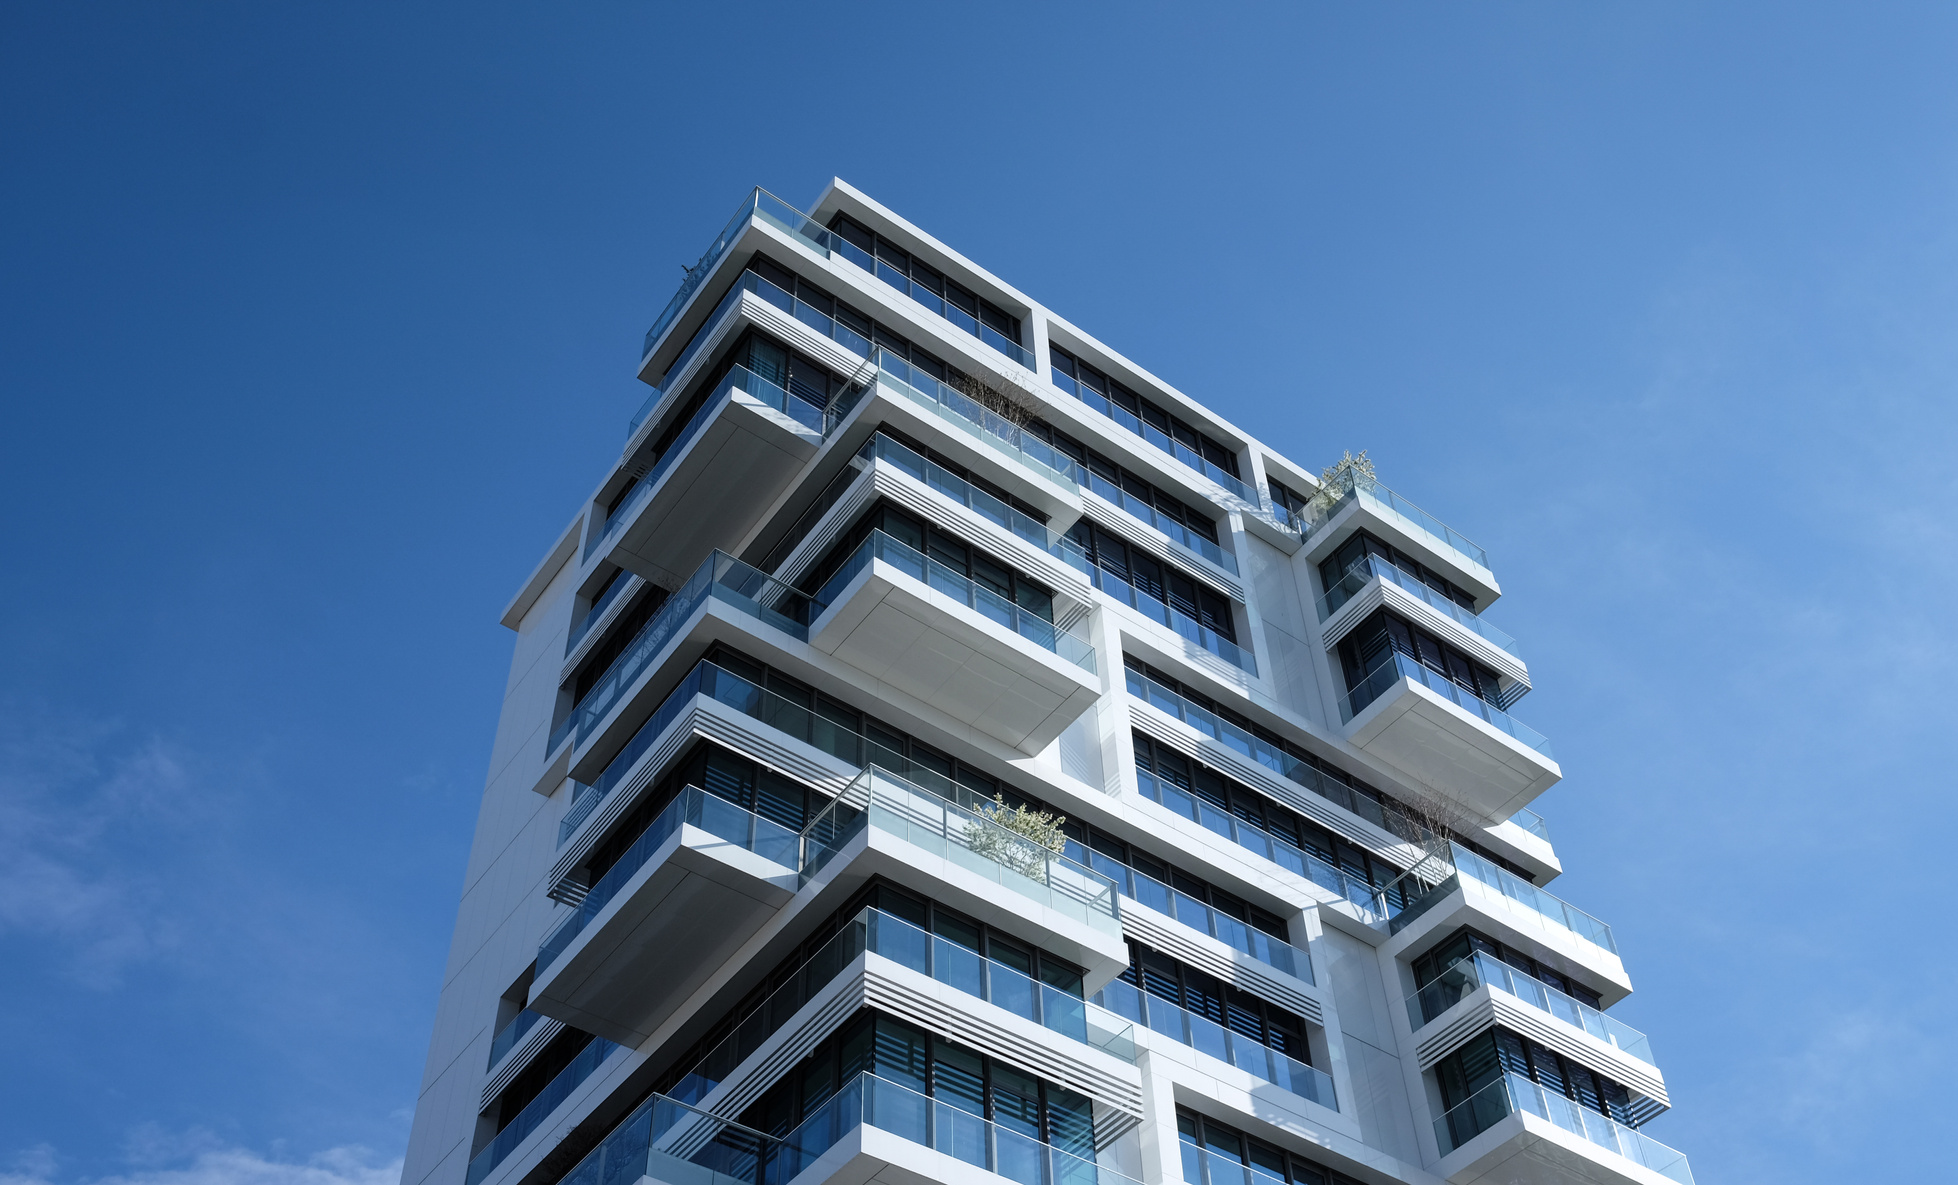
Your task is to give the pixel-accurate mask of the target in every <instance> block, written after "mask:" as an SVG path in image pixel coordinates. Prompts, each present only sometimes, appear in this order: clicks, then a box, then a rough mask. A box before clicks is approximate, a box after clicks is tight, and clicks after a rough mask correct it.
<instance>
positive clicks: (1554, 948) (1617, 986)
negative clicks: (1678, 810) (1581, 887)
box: [1387, 844, 1631, 1007]
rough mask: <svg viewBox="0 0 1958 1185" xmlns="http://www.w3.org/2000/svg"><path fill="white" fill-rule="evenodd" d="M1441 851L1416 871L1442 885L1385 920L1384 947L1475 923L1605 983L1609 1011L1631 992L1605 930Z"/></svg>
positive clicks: (1481, 864) (1515, 879)
mask: <svg viewBox="0 0 1958 1185" xmlns="http://www.w3.org/2000/svg"><path fill="white" fill-rule="evenodd" d="M1442 852H1443V853H1444V854H1445V857H1446V858H1443V855H1436V856H1433V857H1430V858H1429V859H1428V860H1427V861H1425V862H1424V863H1423V865H1422V867H1421V868H1419V869H1417V870H1416V871H1418V872H1419V873H1420V874H1421V876H1422V877H1425V878H1428V879H1430V880H1435V879H1438V880H1439V881H1440V883H1439V884H1436V885H1435V886H1434V888H1432V889H1430V890H1428V892H1427V893H1426V894H1425V895H1423V896H1421V897H1420V898H1418V899H1417V900H1414V901H1413V902H1411V903H1410V904H1409V905H1408V906H1407V907H1406V908H1405V909H1403V910H1401V911H1400V912H1399V913H1398V914H1396V915H1395V916H1394V917H1393V918H1392V920H1391V921H1389V922H1388V924H1387V932H1388V933H1389V935H1391V936H1393V940H1392V942H1391V943H1390V945H1392V946H1393V947H1395V948H1396V949H1401V950H1406V949H1409V948H1410V947H1411V946H1412V945H1415V944H1418V943H1420V942H1422V941H1424V938H1423V936H1425V935H1435V934H1443V933H1447V932H1449V931H1451V930H1453V929H1454V928H1455V927H1457V926H1462V925H1474V926H1475V927H1476V928H1477V929H1480V930H1483V931H1485V932H1488V933H1491V934H1494V935H1496V936H1498V937H1501V938H1502V939H1503V940H1504V941H1506V942H1510V943H1512V944H1513V945H1515V946H1518V947H1522V948H1525V949H1532V950H1534V951H1536V952H1537V953H1538V955H1539V957H1542V958H1545V959H1546V961H1548V962H1549V963H1550V964H1551V965H1552V966H1560V965H1563V964H1568V965H1569V966H1570V967H1572V968H1573V969H1575V968H1581V969H1583V970H1584V971H1585V972H1586V974H1585V975H1584V976H1583V978H1584V979H1585V980H1587V981H1588V982H1589V983H1590V985H1591V986H1593V987H1597V986H1599V985H1600V984H1603V985H1605V987H1604V989H1603V992H1604V1003H1605V1005H1606V1006H1607V1007H1609V1006H1610V1005H1611V1004H1612V1003H1614V1002H1616V1001H1617V1000H1620V999H1623V998H1624V997H1625V996H1626V995H1627V994H1629V993H1630V992H1631V983H1630V981H1629V980H1627V979H1626V978H1625V965H1624V963H1623V961H1622V960H1621V959H1620V958H1619V955H1618V942H1617V938H1616V937H1615V936H1614V935H1613V934H1612V932H1611V927H1610V926H1608V925H1606V924H1605V923H1603V922H1601V921H1599V920H1598V919H1597V918H1595V917H1593V916H1591V915H1590V914H1588V913H1586V912H1584V911H1583V910H1581V909H1579V908H1577V907H1576V906H1574V905H1571V904H1570V903H1569V902H1566V901H1564V900H1562V899H1561V898H1559V897H1557V896H1556V895H1555V894H1553V893H1549V892H1546V891H1545V890H1543V889H1540V888H1537V887H1536V886H1535V885H1532V884H1530V883H1529V882H1528V881H1525V880H1524V879H1523V878H1522V877H1519V876H1515V875H1513V874H1511V873H1509V872H1507V871H1505V870H1504V869H1502V868H1500V867H1498V866H1497V865H1496V864H1494V863H1492V862H1491V861H1488V860H1485V859H1483V858H1482V857H1481V856H1478V855H1476V854H1475V853H1474V852H1471V851H1468V850H1466V849H1465V848H1462V847H1461V846H1460V845H1457V844H1450V845H1449V846H1448V847H1447V848H1445V849H1442ZM1451 862H1452V863H1451ZM1412 878H1413V874H1412V873H1410V874H1408V878H1407V879H1412ZM1491 927H1494V929H1491Z"/></svg>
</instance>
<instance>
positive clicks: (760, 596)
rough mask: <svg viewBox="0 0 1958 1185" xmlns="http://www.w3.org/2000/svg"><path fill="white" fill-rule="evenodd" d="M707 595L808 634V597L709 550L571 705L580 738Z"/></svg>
mask: <svg viewBox="0 0 1958 1185" xmlns="http://www.w3.org/2000/svg"><path fill="white" fill-rule="evenodd" d="M710 598H711V599H713V600H716V601H720V602H721V603H723V604H725V605H729V606H731V607H733V608H735V609H738V610H740V611H741V612H742V613H745V614H747V615H748V616H750V617H754V618H757V619H758V620H760V621H762V622H764V623H766V624H767V625H770V626H773V627H774V628H776V629H778V630H781V631H782V632H783V633H786V634H788V635H789V636H790V637H793V638H796V639H798V640H802V641H807V640H808V637H809V628H808V626H807V625H806V624H805V621H806V617H807V614H806V608H807V598H806V597H804V596H803V594H801V593H799V592H797V591H796V590H795V589H794V588H792V587H790V586H789V585H787V584H784V583H782V582H781V581H779V580H777V579H775V578H774V577H772V576H770V575H768V574H767V573H766V572H763V571H761V570H760V569H758V568H754V567H751V566H750V565H748V564H744V563H742V562H741V561H740V560H737V559H735V558H734V557H733V556H730V555H727V554H726V553H724V552H718V551H717V552H715V553H714V554H712V555H710V556H708V557H707V559H706V560H705V561H703V562H702V563H701V565H700V567H699V568H697V569H695V571H694V574H693V575H692V576H691V577H689V578H688V579H687V582H686V583H685V584H684V585H681V586H680V589H679V591H678V592H675V593H674V594H673V595H672V596H670V597H668V598H667V600H666V604H664V605H662V606H660V610H659V612H658V613H655V614H654V615H653V617H652V619H651V620H650V621H648V622H647V623H646V624H645V625H643V626H641V627H640V629H639V633H638V634H637V635H635V636H634V637H633V640H632V642H631V643H630V644H629V645H628V646H627V647H626V648H625V649H624V650H623V651H621V652H620V654H619V656H618V657H617V658H615V659H613V660H612V665H611V666H610V667H608V668H606V672H605V674H604V675H603V676H602V677H601V678H600V679H599V681H598V682H597V683H596V684H594V685H593V686H592V689H591V690H590V691H589V692H587V693H586V694H585V698H584V699H583V700H581V701H579V704H578V706H577V707H576V708H574V709H573V710H572V713H571V715H570V716H569V717H567V719H568V720H571V721H574V722H575V725H574V726H575V728H576V729H577V733H578V743H579V744H583V743H584V742H585V740H586V739H587V738H589V737H590V736H591V734H592V731H593V730H594V729H596V728H597V727H598V725H599V723H600V722H601V721H603V720H604V719H605V718H606V716H608V715H609V714H610V713H611V711H612V709H613V708H614V707H616V706H617V704H618V702H619V698H620V697H621V696H623V695H624V694H625V693H626V691H627V690H629V689H630V688H631V687H632V686H633V684H635V683H637V682H638V680H639V677H640V676H641V675H643V674H645V673H646V670H647V668H648V667H649V666H650V665H651V664H652V662H653V660H654V659H655V658H657V657H658V656H659V655H660V654H661V653H662V652H663V651H664V650H665V648H666V644H667V643H668V642H669V641H671V640H672V639H673V637H674V635H675V634H676V633H677V631H678V630H679V628H680V626H682V625H683V624H685V623H686V622H687V621H688V620H689V619H690V618H692V616H693V614H694V611H695V610H696V609H699V608H700V606H701V605H703V604H704V603H706V601H707V600H708V599H710ZM642 731H643V730H642Z"/></svg>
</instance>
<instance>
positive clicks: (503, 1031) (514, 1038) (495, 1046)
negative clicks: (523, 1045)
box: [489, 1008, 544, 1070]
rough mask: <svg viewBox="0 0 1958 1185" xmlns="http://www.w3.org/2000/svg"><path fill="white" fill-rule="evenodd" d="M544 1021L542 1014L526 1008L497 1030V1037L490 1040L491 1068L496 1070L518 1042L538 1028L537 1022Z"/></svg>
mask: <svg viewBox="0 0 1958 1185" xmlns="http://www.w3.org/2000/svg"><path fill="white" fill-rule="evenodd" d="M543 1019H544V1017H543V1015H542V1014H541V1013H537V1012H532V1011H531V1010H530V1009H528V1008H526V1009H524V1010H523V1011H522V1012H519V1013H517V1014H516V1015H515V1016H513V1017H511V1018H510V1020H509V1023H507V1024H505V1025H504V1026H503V1027H502V1028H500V1029H498V1030H496V1036H494V1037H492V1038H490V1053H489V1068H490V1069H492V1070H494V1069H495V1068H496V1063H498V1062H500V1061H502V1060H503V1058H504V1055H505V1054H508V1053H509V1052H510V1051H511V1050H512V1049H515V1048H516V1047H517V1042H519V1041H521V1040H523V1039H524V1034H525V1033H528V1032H530V1030H531V1029H533V1028H535V1027H537V1022H538V1021H540V1020H543Z"/></svg>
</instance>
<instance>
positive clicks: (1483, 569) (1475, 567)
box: [1292, 475, 1501, 609]
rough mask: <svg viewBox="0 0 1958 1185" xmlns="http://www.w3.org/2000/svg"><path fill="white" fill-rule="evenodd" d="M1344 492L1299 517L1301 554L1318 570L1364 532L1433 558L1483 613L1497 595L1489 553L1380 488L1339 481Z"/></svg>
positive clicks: (1331, 492) (1325, 496)
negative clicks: (1348, 540) (1354, 535)
mask: <svg viewBox="0 0 1958 1185" xmlns="http://www.w3.org/2000/svg"><path fill="white" fill-rule="evenodd" d="M1342 481H1343V488H1340V489H1328V490H1325V491H1322V494H1321V496H1319V497H1315V498H1314V499H1312V501H1311V502H1309V503H1307V505H1306V509H1305V512H1304V514H1303V516H1292V517H1293V518H1294V521H1298V519H1299V518H1301V517H1302V520H1303V522H1302V526H1303V535H1304V538H1305V546H1304V549H1303V551H1302V552H1301V553H1300V554H1301V555H1303V556H1304V557H1305V558H1306V560H1307V561H1308V562H1310V563H1313V564H1316V563H1318V562H1319V561H1320V560H1323V559H1325V558H1326V557H1327V556H1328V555H1331V554H1332V552H1333V549H1334V548H1336V547H1337V546H1339V544H1340V543H1341V542H1342V541H1343V540H1344V539H1345V538H1346V536H1347V535H1349V534H1350V533H1351V531H1349V530H1348V528H1349V527H1352V528H1359V527H1364V528H1366V529H1367V530H1369V531H1372V532H1373V533H1374V534H1376V535H1379V536H1380V537H1381V538H1383V539H1387V540H1389V541H1391V542H1393V543H1395V544H1398V545H1400V546H1402V547H1404V548H1407V549H1408V550H1409V551H1414V552H1419V553H1421V554H1424V555H1427V556H1431V557H1433V559H1434V560H1435V561H1437V562H1436V564H1435V566H1436V567H1438V568H1441V569H1443V570H1444V571H1447V572H1448V573H1449V575H1450V578H1451V579H1453V580H1454V581H1455V583H1457V584H1459V585H1460V586H1461V587H1462V588H1464V589H1466V590H1468V591H1469V592H1470V593H1472V594H1473V595H1474V597H1475V603H1476V608H1477V609H1485V608H1487V607H1488V605H1489V602H1491V601H1493V600H1495V599H1496V597H1497V596H1499V595H1500V594H1501V590H1500V589H1498V588H1497V587H1496V578H1495V574H1494V573H1493V572H1491V571H1490V570H1489V553H1488V552H1486V551H1484V550H1483V549H1482V548H1481V547H1479V546H1477V545H1476V544H1474V543H1472V542H1470V541H1469V540H1468V539H1467V538H1465V537H1463V535H1462V534H1461V533H1460V532H1458V531H1456V530H1455V529H1454V528H1452V527H1450V526H1448V525H1447V524H1446V523H1444V522H1442V521H1441V520H1440V519H1438V518H1436V517H1435V516H1434V515H1432V514H1429V513H1428V512H1427V511H1425V510H1423V509H1421V508H1420V507H1419V506H1416V505H1415V504H1414V503H1412V502H1410V501H1408V500H1407V499H1406V498H1404V497H1402V496H1401V495H1399V494H1397V493H1395V492H1394V491H1393V490H1390V489H1388V488H1387V487H1386V486H1384V485H1381V484H1380V483H1379V482H1371V483H1368V482H1364V481H1358V482H1356V481H1355V480H1354V479H1353V478H1352V477H1351V476H1350V475H1348V476H1345V477H1343V478H1342Z"/></svg>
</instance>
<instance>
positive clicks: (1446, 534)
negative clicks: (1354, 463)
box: [1305, 473, 1489, 571]
mask: <svg viewBox="0 0 1958 1185" xmlns="http://www.w3.org/2000/svg"><path fill="white" fill-rule="evenodd" d="M1338 481H1339V484H1338V485H1336V486H1332V487H1328V488H1327V490H1326V491H1325V493H1326V494H1327V495H1329V496H1326V497H1315V498H1313V499H1312V501H1310V502H1308V503H1306V509H1305V534H1308V535H1309V534H1311V533H1312V532H1313V531H1316V530H1318V529H1319V528H1320V527H1322V526H1324V525H1325V524H1326V523H1328V522H1330V521H1331V520H1332V519H1333V517H1334V516H1335V515H1337V514H1338V513H1339V512H1340V511H1341V510H1342V509H1344V508H1345V506H1346V504H1347V503H1348V502H1350V501H1352V500H1354V499H1356V498H1357V499H1363V500H1365V501H1366V502H1367V503H1368V505H1369V506H1371V507H1372V508H1373V510H1374V511H1375V512H1376V513H1378V514H1380V515H1381V516H1382V517H1385V518H1390V519H1396V520H1399V521H1400V522H1401V523H1402V524H1403V525H1405V526H1407V527H1408V528H1410V529H1412V530H1414V531H1418V532H1420V533H1421V534H1423V535H1426V536H1428V538H1430V539H1431V540H1433V541H1434V542H1435V543H1436V544H1438V545H1440V546H1441V547H1444V548H1447V549H1449V550H1451V551H1454V552H1456V553H1457V554H1459V555H1460V556H1461V557H1462V558H1463V559H1465V560H1467V561H1468V562H1469V563H1471V564H1473V565H1474V566H1476V567H1478V568H1481V569H1483V570H1484V571H1487V570H1488V568H1489V553H1488V552H1486V551H1484V550H1482V549H1481V548H1480V547H1477V546H1476V545H1475V544H1473V543H1471V542H1469V541H1468V540H1467V539H1466V538H1464V537H1463V536H1462V535H1461V534H1460V533H1458V532H1457V531H1455V530H1454V529H1453V528H1452V527H1450V526H1449V525H1448V524H1446V523H1444V522H1442V521H1441V520H1440V519H1438V518H1436V517H1435V516H1434V515H1432V514H1429V513H1428V512H1427V511H1425V510H1423V509H1421V508H1420V507H1419V506H1416V505H1415V504H1414V503H1412V502H1410V501H1408V500H1407V499H1406V498H1403V497H1401V496H1400V495H1399V494H1396V493H1395V492H1394V491H1392V490H1390V489H1388V488H1387V487H1386V486H1384V485H1381V484H1380V483H1379V482H1377V481H1362V480H1357V479H1355V478H1354V477H1353V475H1352V474H1350V473H1347V474H1341V475H1340V477H1339V479H1338Z"/></svg>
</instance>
